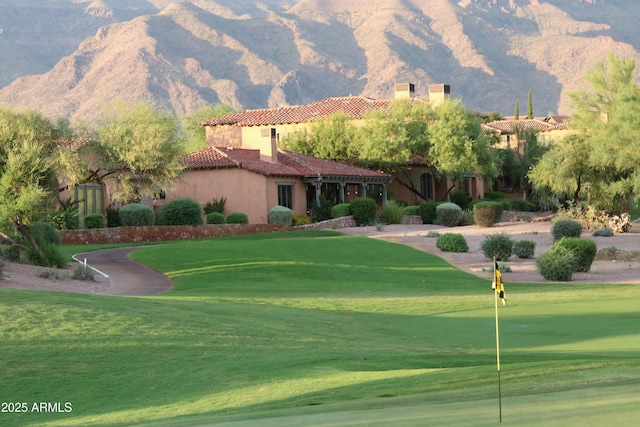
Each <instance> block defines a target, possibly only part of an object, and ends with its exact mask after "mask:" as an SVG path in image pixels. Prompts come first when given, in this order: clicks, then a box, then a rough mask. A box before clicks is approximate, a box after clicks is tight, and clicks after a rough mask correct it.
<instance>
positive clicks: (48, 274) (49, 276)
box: [38, 268, 62, 280]
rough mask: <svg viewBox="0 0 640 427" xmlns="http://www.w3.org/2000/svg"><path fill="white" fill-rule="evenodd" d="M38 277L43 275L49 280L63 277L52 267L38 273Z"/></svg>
mask: <svg viewBox="0 0 640 427" xmlns="http://www.w3.org/2000/svg"><path fill="white" fill-rule="evenodd" d="M38 277H42V278H43V279H49V280H60V279H61V278H62V277H61V276H60V275H59V274H58V272H57V271H55V270H54V269H52V268H45V269H44V270H42V271H41V272H40V273H38Z"/></svg>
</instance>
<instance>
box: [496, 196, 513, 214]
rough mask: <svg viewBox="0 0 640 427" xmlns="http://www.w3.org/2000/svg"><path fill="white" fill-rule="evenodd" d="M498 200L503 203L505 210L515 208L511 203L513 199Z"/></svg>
mask: <svg viewBox="0 0 640 427" xmlns="http://www.w3.org/2000/svg"><path fill="white" fill-rule="evenodd" d="M496 202H500V203H501V204H502V210H505V211H511V210H513V206H512V205H511V200H509V199H500V200H496Z"/></svg>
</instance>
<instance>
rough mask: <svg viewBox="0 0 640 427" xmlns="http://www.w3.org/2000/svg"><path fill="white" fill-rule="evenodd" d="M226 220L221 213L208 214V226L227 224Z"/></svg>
mask: <svg viewBox="0 0 640 427" xmlns="http://www.w3.org/2000/svg"><path fill="white" fill-rule="evenodd" d="M225 223H226V219H225V217H224V215H222V214H221V213H220V212H209V213H208V214H207V224H225Z"/></svg>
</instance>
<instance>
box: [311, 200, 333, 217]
mask: <svg viewBox="0 0 640 427" xmlns="http://www.w3.org/2000/svg"><path fill="white" fill-rule="evenodd" d="M331 208H333V203H331V201H330V200H326V199H325V198H324V197H321V198H320V203H318V202H315V201H314V202H313V204H312V205H311V218H313V220H314V221H316V222H319V221H326V220H328V219H331Z"/></svg>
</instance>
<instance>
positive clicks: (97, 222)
mask: <svg viewBox="0 0 640 427" xmlns="http://www.w3.org/2000/svg"><path fill="white" fill-rule="evenodd" d="M84 226H85V227H86V228H89V229H91V228H104V226H105V221H104V216H103V215H102V214H99V213H94V214H89V215H86V216H85V217H84Z"/></svg>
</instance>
